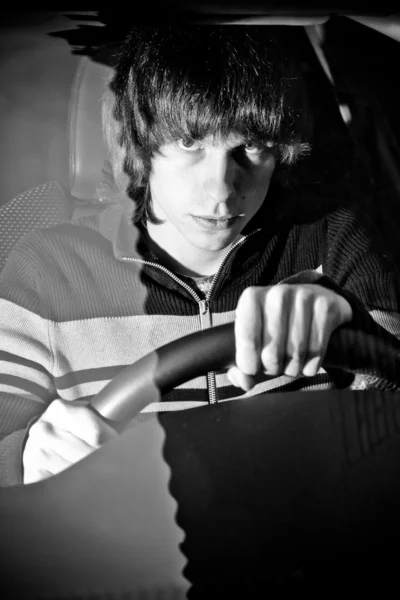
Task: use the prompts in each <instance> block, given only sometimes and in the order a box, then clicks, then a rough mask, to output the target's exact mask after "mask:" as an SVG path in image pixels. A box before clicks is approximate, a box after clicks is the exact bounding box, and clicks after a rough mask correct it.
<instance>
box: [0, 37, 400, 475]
mask: <svg viewBox="0 0 400 600" xmlns="http://www.w3.org/2000/svg"><path fill="white" fill-rule="evenodd" d="M280 36H282V31H281V30H280V29H278V28H273V27H272V28H264V27H261V28H253V27H250V28H248V27H244V26H240V27H233V26H229V27H205V26H204V27H186V28H178V27H169V28H147V29H143V30H140V31H134V32H133V33H132V34H131V36H130V37H129V38H128V40H127V41H126V43H125V45H124V47H123V49H122V51H121V56H120V58H119V63H118V66H117V70H116V75H115V78H114V80H113V81H112V82H111V84H110V88H109V90H108V92H107V93H106V94H105V98H104V115H103V116H104V132H105V138H106V141H107V144H108V147H109V150H110V161H111V164H112V171H113V176H114V177H115V180H116V181H117V183H118V184H119V186H120V189H121V198H120V199H119V201H118V202H116V201H114V203H110V205H109V206H106V207H105V208H104V210H103V212H102V213H101V214H100V215H99V216H95V217H86V218H83V219H81V220H79V221H78V222H74V223H72V224H71V225H59V226H55V227H52V228H49V229H47V230H42V231H40V232H35V233H32V234H29V235H28V236H26V237H25V238H24V239H23V240H22V241H21V242H20V243H19V244H18V246H17V247H16V248H15V249H14V250H13V252H12V253H11V255H10V257H9V260H8V262H7V265H6V267H5V269H4V271H3V273H2V274H1V277H0V293H1V300H0V301H1V308H0V310H1V312H0V331H1V337H0V352H1V354H0V360H1V371H0V419H1V432H2V437H3V439H2V441H1V442H0V457H1V458H0V464H1V471H0V481H1V483H2V485H12V484H16V483H21V482H24V483H30V482H34V481H38V480H40V479H42V478H45V477H48V476H50V475H51V474H55V473H58V472H60V471H62V470H63V469H65V468H67V467H68V466H69V465H71V464H73V463H74V462H76V461H78V460H80V459H82V458H83V457H85V456H86V455H88V454H89V453H91V452H93V450H94V449H96V448H98V447H99V446H100V445H101V444H104V443H105V442H106V441H107V440H109V439H110V438H111V437H113V436H114V435H116V433H115V431H114V430H113V429H112V428H111V427H109V426H108V425H107V424H106V423H105V422H103V421H102V420H101V419H100V418H99V417H98V416H97V415H96V414H95V413H94V412H93V411H91V410H90V409H89V408H88V407H87V406H86V404H87V402H88V401H89V400H90V399H91V398H93V396H95V395H96V394H97V393H98V392H99V391H100V390H101V389H102V388H103V387H104V386H105V385H106V383H107V382H108V381H109V380H110V379H112V378H113V377H114V376H115V375H116V374H117V373H118V372H119V371H120V370H121V369H122V368H123V367H124V366H126V365H128V364H130V363H132V362H134V361H136V360H138V359H139V358H140V357H141V356H143V355H145V354H146V353H147V352H149V351H151V350H154V349H155V348H158V347H160V346H161V345H163V344H165V343H167V342H169V341H171V340H173V339H176V338H178V337H181V336H183V335H186V334H189V333H191V332H194V331H197V330H199V329H201V328H205V327H209V326H212V325H218V324H222V323H226V322H229V321H233V320H235V335H236V367H234V368H232V369H231V370H230V371H229V373H228V374H226V373H214V372H212V373H209V374H208V375H207V377H201V378H198V379H196V380H194V381H191V382H188V383H187V384H185V385H183V386H180V387H179V388H177V389H176V390H174V391H173V392H171V393H170V394H168V395H167V396H166V397H164V399H163V404H162V405H161V407H160V406H158V407H157V406H153V407H149V410H170V409H177V408H178V409H179V408H189V407H191V406H198V405H200V404H207V403H212V402H216V401H218V400H221V399H228V398H233V397H246V396H248V395H252V394H258V393H262V392H265V391H275V392H276V391H278V390H282V389H286V390H288V389H328V388H329V387H334V385H335V382H334V381H333V380H332V379H331V377H330V376H329V375H328V373H327V372H326V371H325V370H324V369H323V368H322V367H321V365H322V361H323V358H324V355H325V352H326V348H327V344H328V342H329V339H330V336H331V334H332V332H333V331H334V330H335V329H336V328H337V327H338V326H340V325H342V324H345V323H351V322H354V323H369V324H370V323H371V322H372V319H371V315H372V317H373V318H374V319H375V320H377V321H380V322H381V323H382V324H383V325H384V326H385V327H386V328H387V329H390V328H391V331H392V332H393V333H397V332H398V331H399V329H400V328H399V327H398V322H399V319H398V316H397V312H398V305H397V296H396V287H395V275H394V273H393V271H392V269H391V267H390V265H389V263H388V262H387V260H386V259H385V257H384V256H383V255H382V254H381V253H379V252H378V251H376V250H374V248H373V245H372V243H371V242H370V240H369V238H368V236H367V234H366V233H365V232H364V230H363V229H362V228H361V226H359V224H358V223H357V220H356V218H355V216H354V214H353V213H352V212H351V210H349V208H348V207H343V206H341V207H340V206H339V204H340V203H338V204H337V205H335V207H333V208H332V206H331V208H329V207H328V202H327V196H322V195H321V196H320V198H319V203H320V206H319V207H316V206H315V205H314V206H313V200H312V194H314V197H316V196H318V193H317V192H318V190H319V189H320V187H318V184H317V183H315V179H313V177H314V175H312V176H310V173H312V168H311V167H312V164H313V163H312V162H308V163H307V160H308V158H307V155H309V156H312V154H313V150H312V149H311V144H310V142H313V141H314V139H316V137H318V136H316V134H315V133H314V134H313V133H312V120H311V117H310V114H309V104H308V102H307V98H306V94H305V91H304V85H303V83H302V80H301V77H300V75H299V72H298V69H297V67H296V66H295V64H294V62H293V58H292V57H291V55H290V50H287V49H285V44H284V43H283V45H282V43H281V42H280V41H279V37H280ZM283 37H285V35H284V36H283ZM288 37H290V35H289V34H288ZM310 150H311V152H310ZM314 151H315V150H314ZM337 159H338V160H339V159H340V157H337ZM301 164H304V165H305V168H303V171H302V170H301ZM298 165H299V166H298ZM325 168H326V165H324V169H325ZM305 175H307V176H308V180H309V181H308V188H307V187H306V179H305V178H304V177H305ZM320 175H321V178H322V179H323V174H322V171H321V174H320ZM344 182H345V178H344V177H343V181H342V182H341V181H335V186H336V187H334V188H333V189H335V193H336V195H339V194H342V192H343V190H342V189H341V184H342V183H343V186H344V185H345V183H344ZM315 190H317V192H316V191H315ZM114 200H115V199H114ZM325 205H326V206H325ZM299 208H300V210H299ZM317 208H318V210H317ZM321 208H322V210H321ZM314 209H315V210H314ZM307 215H308V216H307ZM310 215H312V218H311V217H310ZM368 313H370V315H369V314H368ZM396 328H397V329H396ZM260 372H261V373H265V374H266V375H267V377H264V380H261V381H258V382H257V384H256V385H255V375H257V374H259V373H260ZM271 376H272V377H271ZM261 379H262V378H261ZM368 381H369V385H380V381H379V378H377V379H375V381H371V378H370V380H368V379H367V378H365V379H364V380H362V381H361V383H362V385H364V387H365V386H366V385H367V384H368ZM336 384H338V382H337V381H336Z"/></svg>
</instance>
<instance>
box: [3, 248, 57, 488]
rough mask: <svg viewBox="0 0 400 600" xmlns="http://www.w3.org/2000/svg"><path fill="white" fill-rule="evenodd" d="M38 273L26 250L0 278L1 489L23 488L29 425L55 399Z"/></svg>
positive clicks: (15, 256) (17, 252) (15, 255)
mask: <svg viewBox="0 0 400 600" xmlns="http://www.w3.org/2000/svg"><path fill="white" fill-rule="evenodd" d="M37 271H38V269H37V267H35V260H34V256H29V251H28V250H27V247H25V251H24V245H23V244H22V245H20V246H18V248H17V249H14V250H13V251H12V252H11V254H10V256H9V258H8V261H7V263H6V265H5V267H4V269H3V271H2V272H1V274H0V334H1V335H0V485H2V486H4V485H14V484H17V483H22V452H23V446H24V442H25V439H26V434H27V431H28V427H29V425H30V424H31V423H32V421H33V420H34V419H35V418H37V417H38V416H40V415H41V414H42V413H43V412H44V410H45V409H46V407H47V405H48V403H49V402H51V401H52V400H53V399H54V398H55V397H56V392H55V386H54V381H53V378H52V375H51V373H52V352H51V347H50V342H49V336H48V324H47V322H46V320H45V319H44V318H43V317H42V316H41V303H43V301H44V299H43V298H42V297H41V295H40V289H39V281H38V279H39V278H38V273H37Z"/></svg>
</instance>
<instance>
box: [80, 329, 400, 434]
mask: <svg viewBox="0 0 400 600" xmlns="http://www.w3.org/2000/svg"><path fill="white" fill-rule="evenodd" d="M234 361H235V334H234V323H227V324H225V325H219V326H217V327H211V328H210V329H206V330H204V331H200V332H196V333H193V334H190V335H187V336H185V337H183V338H180V339H178V340H175V341H173V342H170V343H169V344H166V345H164V346H162V347H160V348H158V349H157V350H155V351H153V352H151V353H149V354H147V355H146V356H144V357H142V358H141V359H140V360H139V361H137V362H135V363H133V364H131V365H129V366H127V367H125V368H124V369H122V371H120V373H118V375H116V377H114V379H113V380H111V381H110V382H109V383H108V384H107V385H106V386H105V387H104V388H103V390H101V392H100V393H99V394H97V395H96V396H95V397H94V398H93V399H92V400H91V403H90V405H91V407H92V409H94V410H95V411H96V412H97V413H99V414H100V415H101V416H102V417H103V418H105V419H107V420H108V421H110V422H112V423H113V424H115V425H117V426H118V428H119V429H123V427H124V425H125V424H127V423H128V422H129V421H131V420H132V419H133V418H134V417H135V416H136V415H137V414H138V413H139V412H140V411H141V410H143V409H144V408H145V407H146V406H147V405H148V404H150V403H151V402H153V401H154V398H155V397H158V398H160V396H162V395H164V394H166V393H167V392H169V391H171V390H172V389H174V388H175V387H177V386H178V385H181V384H182V383H185V382H186V381H190V380H191V379H194V378H195V377H199V376H201V375H205V374H206V373H208V372H209V371H215V370H222V369H227V368H229V367H230V366H232V365H233V364H234ZM322 366H323V367H324V368H329V367H330V368H336V369H337V368H339V369H342V370H344V371H350V372H352V373H357V372H360V371H362V372H364V373H367V374H368V375H369V376H370V377H372V378H374V377H375V378H379V384H377V387H379V388H380V389H383V390H385V391H394V390H397V389H400V341H399V340H398V339H397V338H395V337H394V336H393V335H391V334H389V333H388V332H387V331H386V330H385V329H383V328H382V327H381V326H380V325H378V324H377V323H375V322H374V321H372V319H371V323H370V326H369V329H368V331H366V330H362V329H360V328H359V327H356V326H354V324H346V325H342V326H340V327H338V328H337V329H336V330H335V331H334V332H333V333H332V335H331V338H330V340H329V344H328V348H327V351H326V354H325V358H324V361H323V364H322Z"/></svg>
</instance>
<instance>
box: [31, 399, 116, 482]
mask: <svg viewBox="0 0 400 600" xmlns="http://www.w3.org/2000/svg"><path fill="white" fill-rule="evenodd" d="M116 435H118V433H117V432H116V431H115V430H114V429H113V428H112V427H111V426H110V425H108V424H107V423H105V422H104V421H103V420H102V419H101V418H100V417H98V416H97V415H96V414H95V413H94V412H93V411H92V410H91V409H90V408H88V407H87V406H86V405H85V404H83V403H82V402H66V401H64V400H54V401H53V402H52V403H51V404H50V405H49V406H48V408H47V410H46V411H45V412H44V413H43V415H42V416H41V417H40V419H39V420H38V421H36V422H35V423H34V424H33V425H32V426H31V428H30V430H29V437H28V439H27V441H26V444H25V449H24V453H23V457H22V463H23V469H24V475H23V479H24V483H34V482H35V481H40V480H41V479H46V477H50V476H51V475H55V474H56V473H60V472H61V471H63V470H64V469H66V468H67V467H69V466H70V465H73V464H74V463H76V462H78V461H80V460H82V459H83V458H85V456H88V455H89V454H91V453H92V452H94V450H97V448H99V447H100V446H102V445H103V444H104V443H106V442H107V441H109V440H110V439H112V438H113V437H114V436H116Z"/></svg>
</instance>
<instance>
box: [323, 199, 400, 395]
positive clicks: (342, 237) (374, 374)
mask: <svg viewBox="0 0 400 600" xmlns="http://www.w3.org/2000/svg"><path fill="white" fill-rule="evenodd" d="M325 240H326V242H325V246H324V256H323V263H322V271H323V276H322V278H321V279H320V281H319V283H320V284H321V285H325V286H327V287H331V288H333V289H335V290H336V291H337V292H338V293H341V294H342V295H343V296H344V297H346V299H347V300H348V301H349V303H350V305H351V307H352V310H353V323H352V324H353V326H355V327H356V328H358V329H359V330H360V331H363V332H367V333H369V334H370V335H371V336H373V337H376V338H382V339H386V340H387V341H388V344H389V345H390V343H391V341H390V337H391V336H393V338H396V339H394V340H392V344H393V346H394V347H395V346H398V343H397V340H399V339H400V314H399V313H400V307H399V279H398V274H397V272H396V268H395V266H394V264H393V263H392V262H391V261H390V259H389V257H388V253H387V251H386V249H385V245H384V242H383V240H382V239H381V238H380V237H379V234H378V232H377V230H374V227H373V224H369V226H368V228H367V227H366V226H363V225H361V223H360V222H359V220H358V218H357V216H356V215H355V213H354V212H352V211H351V210H349V209H340V210H337V211H335V212H334V213H332V214H331V215H329V216H328V218H327V221H326V237H325ZM387 332H388V335H386V334H387ZM388 336H389V337H388ZM388 358H390V357H388ZM354 375H355V378H354V381H353V383H352V384H351V386H350V387H351V389H369V388H378V389H396V386H395V385H393V387H392V386H390V383H389V382H387V381H386V382H385V381H383V380H382V378H381V377H380V376H379V373H378V371H373V370H372V371H371V369H365V370H362V369H360V370H358V371H357V372H356V373H354Z"/></svg>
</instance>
